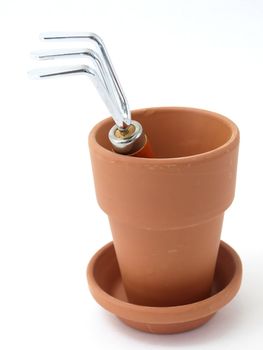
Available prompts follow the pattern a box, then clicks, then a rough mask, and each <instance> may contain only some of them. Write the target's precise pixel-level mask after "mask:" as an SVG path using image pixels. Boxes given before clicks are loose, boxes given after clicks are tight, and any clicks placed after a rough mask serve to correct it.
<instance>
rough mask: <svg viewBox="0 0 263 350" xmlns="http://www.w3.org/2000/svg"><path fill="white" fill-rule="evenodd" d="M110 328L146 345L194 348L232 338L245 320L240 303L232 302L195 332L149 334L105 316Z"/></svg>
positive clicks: (110, 316)
mask: <svg viewBox="0 0 263 350" xmlns="http://www.w3.org/2000/svg"><path fill="white" fill-rule="evenodd" d="M105 318H107V322H108V327H109V328H112V330H113V331H114V332H115V333H119V334H120V333H121V334H122V335H124V336H125V337H127V338H130V337H131V338H133V341H134V340H135V341H136V340H137V341H138V342H139V343H146V344H147V345H150V346H165V347H174V346H176V347H178V346H185V347H187V346H192V345H201V344H203V345H204V344H206V343H214V342H217V341H218V340H219V338H221V337H231V336H232V335H234V334H235V333H236V332H237V331H238V332H239V331H240V328H241V323H242V322H243V318H244V310H242V308H241V307H240V303H239V302H238V301H237V302H232V303H231V304H230V305H228V306H227V307H226V308H225V309H224V310H221V311H220V312H218V313H217V314H216V315H215V316H214V317H213V318H212V319H211V320H210V321H209V322H208V323H206V324H205V325H203V326H201V327H199V328H196V329H195V330H192V331H189V332H185V333H180V334H167V335H162V334H161V335H159V334H148V333H144V332H140V331H137V330H135V329H132V328H129V327H128V326H126V325H125V324H123V323H122V322H121V321H120V320H119V319H118V318H116V317H114V316H112V315H110V314H105Z"/></svg>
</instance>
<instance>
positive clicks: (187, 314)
mask: <svg viewBox="0 0 263 350" xmlns="http://www.w3.org/2000/svg"><path fill="white" fill-rule="evenodd" d="M241 276H242V264H241V261H240V258H239V256H238V254H237V253H236V252H235V251H234V249H233V248H231V247H230V246H229V245H227V244H226V243H225V242H223V241H221V244H220V248H219V253H218V258H217V265H216V271H215V276H214V282H213V288H212V293H211V296H210V297H209V298H206V299H203V300H201V301H199V302H195V303H192V304H186V305H179V306H169V307H151V306H142V305H135V304H131V303H129V302H128V300H127V297H126V294H125V291H124V288H123V284H122V279H121V275H120V270H119V266H118V262H117V258H116V254H115V250H114V245H113V243H112V242H111V243H108V244H107V245H105V246H104V247H103V248H101V249H100V250H99V251H98V252H97V253H96V254H95V255H94V256H93V257H92V259H91V261H90V263H89V265H88V270H87V277H88V283H89V288H90V291H91V293H92V295H93V297H94V298H95V300H96V301H97V302H98V303H99V304H100V305H101V306H102V307H103V308H105V309H106V310H108V311H110V312H111V313H113V314H115V315H116V316H117V317H119V318H120V319H121V320H122V321H123V322H124V323H126V324H127V325H129V326H131V327H133V328H136V329H139V330H141V331H144V332H149V333H179V332H185V331H188V330H191V329H194V328H196V327H199V326H201V325H203V324H204V323H206V322H207V321H208V320H209V319H210V318H211V317H212V316H213V315H214V314H215V313H216V312H217V311H218V310H219V309H221V308H222V307H223V306H224V305H226V304H227V303H229V302H230V301H231V300H232V299H233V298H234V296H235V295H236V293H237V292H238V290H239V287H240V283H241Z"/></svg>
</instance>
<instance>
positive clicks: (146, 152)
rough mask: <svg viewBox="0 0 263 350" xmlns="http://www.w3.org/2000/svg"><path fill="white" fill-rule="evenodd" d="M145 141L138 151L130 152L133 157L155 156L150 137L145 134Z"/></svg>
mask: <svg viewBox="0 0 263 350" xmlns="http://www.w3.org/2000/svg"><path fill="white" fill-rule="evenodd" d="M144 137H145V143H144V145H143V147H142V148H140V149H139V150H138V151H137V152H135V153H132V154H130V156H133V157H141V158H153V151H152V147H151V144H150V142H149V140H148V137H147V136H146V135H145V136H144Z"/></svg>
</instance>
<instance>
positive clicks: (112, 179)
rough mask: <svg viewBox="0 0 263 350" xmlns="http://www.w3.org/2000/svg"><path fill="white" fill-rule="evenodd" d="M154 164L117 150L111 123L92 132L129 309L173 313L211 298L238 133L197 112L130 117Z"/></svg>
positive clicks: (100, 193) (99, 187) (100, 191)
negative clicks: (137, 125)
mask: <svg viewBox="0 0 263 350" xmlns="http://www.w3.org/2000/svg"><path fill="white" fill-rule="evenodd" d="M132 117H133V119H134V120H138V121H139V122H140V123H141V124H142V126H143V128H144V130H145V132H146V134H147V135H148V137H149V140H150V143H151V146H152V149H153V153H154V156H155V158H135V157H131V156H124V155H119V154H116V153H114V152H112V150H111V145H110V142H109V141H108V131H109V130H110V128H111V127H112V125H113V124H112V120H111V118H109V119H106V120H103V121H102V122H101V123H99V124H97V125H96V126H95V128H94V129H93V130H92V131H91V133H90V137H89V147H90V154H91V161H92V167H93V174H94V182H95V188H96V194H97V199H98V203H99V205H100V206H101V208H102V209H103V210H104V211H105V213H106V214H107V215H108V217H109V221H110V225H111V230H112V236H113V242H114V248H115V252H116V257H117V261H118V264H119V268H120V273H121V278H122V283H123V285H124V288H125V291H126V294H127V298H128V301H129V303H132V304H137V305H144V306H151V307H169V306H178V305H185V304H190V303H195V302H198V301H200V300H204V299H206V298H208V297H209V296H210V295H211V287H212V283H213V279H214V273H215V267H216V263H217V257H218V250H219V245H220V235H221V228H222V223H223V218H224V212H225V210H226V209H227V208H228V207H229V206H230V204H231V202H232V200H233V198H234V192H235V182H236V168H237V157H238V146H239V132H238V128H237V127H236V125H235V124H234V123H233V122H232V121H230V120H229V119H227V118H225V117H223V116H221V115H219V114H216V113H213V112H208V111H204V110H199V109H192V108H150V109H142V110H137V111H134V112H133V113H132Z"/></svg>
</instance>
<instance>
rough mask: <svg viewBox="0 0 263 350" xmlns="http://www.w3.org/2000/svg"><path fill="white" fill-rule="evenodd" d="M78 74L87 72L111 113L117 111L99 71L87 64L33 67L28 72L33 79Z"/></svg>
mask: <svg viewBox="0 0 263 350" xmlns="http://www.w3.org/2000/svg"><path fill="white" fill-rule="evenodd" d="M77 74H87V75H88V76H89V77H90V78H91V80H92V82H93V84H94V85H95V87H96V89H97V91H98V93H99V95H100V96H101V98H102V100H103V102H104V103H105V105H106V107H107V108H108V110H109V111H110V113H111V114H113V113H115V107H114V105H113V103H112V100H111V99H110V98H109V95H108V93H107V91H106V90H105V86H104V84H103V82H102V80H101V78H100V77H99V76H98V73H97V72H96V71H95V70H94V69H92V68H91V67H89V66H87V65H77V66H66V67H52V68H43V69H33V70H31V71H29V72H28V75H29V77H30V78H33V79H41V78H53V77H56V76H65V75H77Z"/></svg>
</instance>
